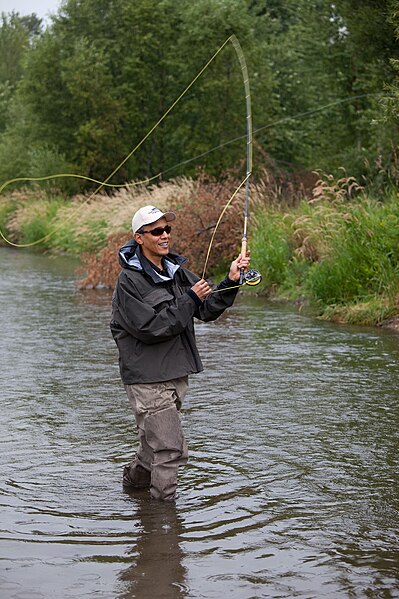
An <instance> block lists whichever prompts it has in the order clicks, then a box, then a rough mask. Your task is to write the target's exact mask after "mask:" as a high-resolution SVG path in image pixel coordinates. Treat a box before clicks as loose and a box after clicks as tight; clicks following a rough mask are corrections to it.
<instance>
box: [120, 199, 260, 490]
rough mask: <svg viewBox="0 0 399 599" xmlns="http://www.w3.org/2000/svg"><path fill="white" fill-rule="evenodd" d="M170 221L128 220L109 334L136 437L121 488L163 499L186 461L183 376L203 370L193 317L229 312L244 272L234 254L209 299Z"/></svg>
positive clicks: (158, 215) (170, 216) (169, 217)
mask: <svg viewBox="0 0 399 599" xmlns="http://www.w3.org/2000/svg"><path fill="white" fill-rule="evenodd" d="M175 218H176V215H175V214H174V213H173V212H162V211H161V210H159V209H158V208H156V207H155V206H144V207H143V208H140V210H138V211H137V212H136V213H135V214H134V216H133V219H132V228H133V235H134V239H133V240H131V241H129V242H128V243H127V244H125V245H124V246H123V247H122V248H121V249H120V250H119V262H120V264H121V266H122V271H121V273H120V275H119V278H118V281H117V284H116V287H115V291H114V295H113V298H112V320H111V331H112V335H113V337H114V339H115V342H116V344H117V346H118V350H119V367H120V373H121V378H122V381H123V383H124V385H125V389H126V393H127V396H128V399H129V401H130V404H131V406H132V408H133V412H134V415H135V418H136V424H137V428H138V433H139V447H138V451H137V454H136V457H135V459H134V460H133V461H132V462H131V463H130V464H128V465H127V466H125V468H124V472H123V484H124V487H125V489H126V490H133V489H139V488H150V493H151V497H153V498H154V499H161V500H173V499H174V498H175V495H176V487H177V469H178V467H179V466H181V465H183V464H185V463H186V462H187V458H188V452H187V445H186V441H185V439H184V435H183V431H182V427H181V423H180V414H179V410H180V408H181V405H182V402H183V398H184V396H185V394H186V392H187V389H188V375H190V374H193V373H196V372H200V371H202V370H203V367H202V363H201V359H200V356H199V353H198V349H197V346H196V342H195V333H194V320H193V319H194V317H195V318H198V319H200V320H203V321H206V322H208V321H212V320H216V318H218V317H219V316H220V315H221V314H222V313H223V312H224V310H225V309H226V308H228V307H229V306H231V305H232V304H233V302H234V300H235V297H236V295H237V291H238V286H239V279H240V269H247V268H248V266H249V257H248V256H245V257H242V256H241V254H240V255H239V256H238V258H237V259H236V260H234V261H233V262H232V263H231V266H230V270H229V273H228V275H227V276H226V278H225V279H224V280H223V281H222V282H221V283H219V285H218V286H217V288H216V290H215V291H216V293H215V291H212V289H211V288H210V286H209V285H208V283H207V282H206V281H205V280H204V279H200V278H199V277H198V276H197V275H195V274H193V273H192V272H190V271H189V270H187V269H186V268H184V266H183V264H184V262H185V258H183V257H182V256H179V255H177V254H172V253H171V252H170V247H169V245H170V233H171V226H170V224H169V223H170V222H172V221H174V220H175Z"/></svg>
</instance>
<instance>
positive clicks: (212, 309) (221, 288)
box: [195, 277, 239, 322]
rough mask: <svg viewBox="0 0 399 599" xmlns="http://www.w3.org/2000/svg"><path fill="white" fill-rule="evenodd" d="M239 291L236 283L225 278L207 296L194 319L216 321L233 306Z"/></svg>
mask: <svg viewBox="0 0 399 599" xmlns="http://www.w3.org/2000/svg"><path fill="white" fill-rule="evenodd" d="M238 289H239V285H238V283H236V282H235V281H231V280H230V279H229V278H228V277H226V278H225V279H224V280H223V281H221V283H219V285H218V286H217V287H216V290H215V291H214V292H213V293H211V294H210V295H208V297H207V298H206V299H205V300H204V301H203V303H202V305H201V306H199V307H198V308H197V310H196V312H195V317H196V318H198V319H199V320H203V321H205V322H211V321H212V320H216V319H217V318H218V317H219V316H220V315H221V314H223V312H224V311H225V310H226V308H229V307H230V306H232V305H233V303H234V300H235V298H236V296H237V293H238Z"/></svg>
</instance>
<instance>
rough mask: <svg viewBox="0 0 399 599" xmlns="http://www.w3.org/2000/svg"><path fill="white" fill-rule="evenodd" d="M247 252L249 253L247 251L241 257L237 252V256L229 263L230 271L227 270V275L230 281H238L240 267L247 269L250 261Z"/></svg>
mask: <svg viewBox="0 0 399 599" xmlns="http://www.w3.org/2000/svg"><path fill="white" fill-rule="evenodd" d="M249 254H250V252H247V255H246V256H245V257H243V256H242V255H241V254H239V256H238V258H236V259H235V260H233V262H232V263H231V266H230V271H229V275H228V276H229V279H230V281H235V282H236V283H238V281H239V280H240V270H241V269H242V268H243V269H244V270H247V269H248V266H249V263H250V257H249Z"/></svg>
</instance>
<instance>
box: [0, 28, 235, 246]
mask: <svg viewBox="0 0 399 599" xmlns="http://www.w3.org/2000/svg"><path fill="white" fill-rule="evenodd" d="M231 38H232V36H230V37H229V38H227V40H225V41H224V42H223V44H222V45H221V46H220V47H219V48H218V49H217V50H216V52H215V53H214V54H213V56H212V57H211V58H210V59H209V60H208V62H207V63H206V64H205V66H203V67H202V69H201V70H200V71H199V72H198V73H197V75H196V76H195V77H194V79H192V81H191V82H190V83H189V84H188V85H187V87H186V88H185V89H184V90H183V91H182V93H181V94H180V95H179V96H178V97H177V99H176V100H175V101H174V102H173V103H172V104H171V105H170V106H169V108H168V109H167V110H166V111H165V112H164V113H163V115H162V116H161V117H160V118H159V119H158V121H157V122H156V123H155V125H153V126H152V127H151V129H149V131H147V133H146V134H145V135H144V137H143V138H142V139H141V140H140V141H139V142H138V144H137V145H136V146H135V147H134V148H133V150H131V152H129V153H128V154H127V156H125V158H124V159H123V160H122V161H121V162H120V163H119V164H118V166H116V167H115V168H114V170H113V171H112V172H111V173H110V174H109V175H108V177H107V178H106V179H105V180H104V181H101V182H100V184H99V186H98V187H97V188H96V189H95V190H94V191H93V192H92V193H91V194H90V195H89V197H88V198H87V199H86V200H85V201H84V202H83V203H82V204H80V205H79V207H78V208H77V209H76V210H75V211H73V212H72V213H71V214H70V215H69V217H68V218H66V219H65V220H64V221H62V222H61V223H60V224H59V225H58V226H57V227H55V228H54V229H52V230H51V231H50V232H49V233H47V235H44V236H43V237H42V238H40V239H37V240H36V241H32V242H30V243H13V242H12V241H10V240H9V239H7V238H6V237H5V236H4V234H3V232H2V231H1V230H0V236H1V237H2V239H4V241H5V242H6V243H8V244H9V245H12V246H14V247H19V248H26V247H33V246H35V245H38V244H39V243H42V242H43V241H47V240H48V239H49V238H50V237H52V236H53V235H54V234H55V233H56V232H57V231H59V230H60V229H61V228H62V227H63V226H64V225H65V224H66V223H67V222H69V221H70V220H71V219H72V218H73V217H74V216H75V215H76V214H77V213H78V212H79V211H80V210H81V209H82V208H83V206H85V205H86V204H88V203H89V202H90V200H92V199H93V197H94V196H95V195H97V194H98V193H99V192H100V191H101V190H102V189H103V188H104V187H105V186H106V185H107V184H108V181H109V180H110V179H111V178H112V177H113V176H114V175H115V174H116V173H117V172H118V171H119V170H120V169H121V168H122V166H123V165H124V164H125V163H126V162H127V161H128V160H129V159H130V158H131V157H132V156H133V154H135V152H137V150H138V149H139V148H140V147H141V146H142V145H143V143H144V142H145V141H146V140H147V139H148V138H149V137H150V135H151V134H152V133H153V132H154V131H155V129H156V128H157V127H158V126H159V125H160V124H161V123H162V121H164V119H165V118H166V117H167V116H168V114H169V113H170V112H171V111H172V110H173V108H174V107H175V106H176V105H177V104H178V103H179V102H180V100H181V99H182V98H183V96H185V94H186V93H187V92H188V91H189V90H190V89H191V87H192V86H193V85H194V83H196V81H197V80H198V79H199V78H200V77H201V75H202V74H203V73H204V71H205V70H206V69H207V68H208V67H209V65H210V64H211V63H212V62H213V61H214V60H215V58H216V57H217V56H218V55H219V54H220V52H221V51H222V50H223V48H224V47H225V46H226V44H228V42H229V41H231ZM157 176H158V175H156V176H154V177H151V180H152V179H155V178H156V177H157ZM52 177H53V175H49V177H48V178H49V179H50V178H52ZM80 177H83V175H80ZM25 180H30V179H28V178H27V179H25ZM7 183H8V182H7ZM3 189H4V186H3Z"/></svg>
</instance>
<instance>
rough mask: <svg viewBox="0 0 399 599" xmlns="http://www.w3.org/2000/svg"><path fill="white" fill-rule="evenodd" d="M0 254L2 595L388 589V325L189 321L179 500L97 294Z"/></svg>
mask: <svg viewBox="0 0 399 599" xmlns="http://www.w3.org/2000/svg"><path fill="white" fill-rule="evenodd" d="M74 267H75V265H74V264H73V263H72V262H71V261H70V260H68V259H65V258H51V257H48V256H41V255H36V254H32V253H27V252H25V251H22V250H18V251H13V250H8V249H4V248H3V249H1V250H0V273H1V277H0V280H1V288H0V314H1V325H2V334H1V336H0V357H1V371H0V383H1V386H0V388H1V419H0V447H1V453H0V468H1V470H0V471H1V478H0V502H1V512H0V513H1V515H0V531H1V532H0V538H1V541H0V558H1V559H0V597H1V599H43V598H44V599H70V598H79V599H91V598H93V599H94V598H95V599H132V598H135V597H137V598H138V599H201V598H204V599H220V598H222V597H224V596H226V597H229V599H257V598H276V599H277V598H292V597H300V598H309V599H311V598H317V599H319V598H326V597H331V598H334V599H340V598H348V599H349V598H350V599H354V598H363V597H369V598H375V597H381V598H385V599H387V598H391V597H399V544H398V540H399V514H398V509H399V500H398V499H399V467H398V430H399V404H398V389H399V369H398V357H399V337H398V335H397V334H396V333H394V332H390V331H383V330H378V329H371V328H356V327H345V326H337V325H334V324H331V323H325V322H321V321H318V320H317V319H312V318H309V317H306V316H303V315H300V314H298V313H296V312H294V311H292V310H290V309H288V308H282V307H279V306H274V305H271V304H268V303H266V302H265V301H264V300H262V299H260V298H256V297H252V296H251V297H244V296H242V297H241V298H239V299H238V301H237V303H236V305H235V306H234V307H233V308H232V309H231V310H230V311H229V312H228V313H227V314H225V315H224V316H223V317H222V318H221V319H219V320H218V321H217V322H215V323H211V324H204V323H198V325H197V337H198V344H199V347H200V350H201V354H202V356H203V361H204V365H205V371H204V372H203V373H202V374H200V375H196V376H193V377H191V386H190V391H189V394H188V396H187V399H186V401H185V406H184V410H183V426H184V429H185V433H186V436H187V439H188V442H189V447H190V461H189V464H188V465H187V467H186V468H184V469H182V470H181V472H180V477H179V495H178V498H177V501H176V504H172V505H171V504H168V505H166V504H162V503H157V502H154V501H151V500H149V498H148V496H147V493H146V492H141V493H140V494H137V495H136V496H130V495H128V494H126V493H123V492H122V486H121V474H122V467H123V465H124V464H125V463H126V462H127V461H129V460H130V458H131V457H132V455H133V453H134V448H135V444H136V441H135V439H136V437H135V429H134V423H133V417H132V415H131V413H130V408H129V405H128V402H127V399H126V397H125V393H124V390H123V388H122V385H121V383H120V379H119V373H118V365H117V353H116V347H115V346H114V342H113V340H112V338H111V336H110V333H109V329H108V321H109V304H110V293H109V291H106V290H92V291H79V290H77V289H76V288H75V286H74V279H75V274H74Z"/></svg>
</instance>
